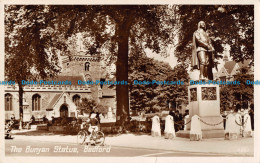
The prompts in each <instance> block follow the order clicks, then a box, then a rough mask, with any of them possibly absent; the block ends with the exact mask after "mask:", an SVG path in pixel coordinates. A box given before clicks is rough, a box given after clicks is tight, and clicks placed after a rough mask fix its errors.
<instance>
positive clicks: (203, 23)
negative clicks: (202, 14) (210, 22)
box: [198, 21, 206, 30]
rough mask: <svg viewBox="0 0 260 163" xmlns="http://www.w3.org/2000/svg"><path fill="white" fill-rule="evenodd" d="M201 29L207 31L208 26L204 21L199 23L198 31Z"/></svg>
mask: <svg viewBox="0 0 260 163" xmlns="http://www.w3.org/2000/svg"><path fill="white" fill-rule="evenodd" d="M199 28H202V29H204V30H206V24H205V22H204V21H200V22H199V23H198V29H199Z"/></svg>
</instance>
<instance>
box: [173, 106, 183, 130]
mask: <svg viewBox="0 0 260 163" xmlns="http://www.w3.org/2000/svg"><path fill="white" fill-rule="evenodd" d="M174 122H175V123H178V124H174V128H175V131H176V132H177V131H179V130H180V129H182V125H179V124H181V123H182V115H181V114H180V112H179V110H176V112H175V116H174Z"/></svg>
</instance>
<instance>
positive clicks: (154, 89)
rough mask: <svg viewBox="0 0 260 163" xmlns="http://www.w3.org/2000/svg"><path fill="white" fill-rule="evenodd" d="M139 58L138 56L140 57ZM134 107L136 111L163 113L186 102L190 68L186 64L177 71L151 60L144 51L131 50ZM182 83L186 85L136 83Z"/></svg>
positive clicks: (180, 65) (131, 82)
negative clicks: (179, 103)
mask: <svg viewBox="0 0 260 163" xmlns="http://www.w3.org/2000/svg"><path fill="white" fill-rule="evenodd" d="M136 54H138V55H136ZM129 65H130V66H129V81H130V86H129V90H130V106H131V109H132V110H138V111H140V110H147V109H148V110H149V109H153V110H157V111H159V110H162V109H168V107H169V103H176V101H178V99H182V100H183V102H185V98H186V96H187V94H188V90H187V84H186V85H185V83H187V82H188V79H189V77H188V73H187V67H185V66H184V65H182V64H178V65H176V66H175V67H174V68H173V69H172V68H171V67H170V65H169V64H168V63H164V62H159V61H157V60H154V59H152V58H148V57H147V56H145V54H144V53H142V50H141V49H138V48H133V47H132V49H131V53H130V57H129ZM135 80H136V81H141V82H143V81H148V82H152V81H153V80H155V81H169V82H171V81H176V82H177V81H182V82H183V83H184V84H183V85H181V84H179V85H178V84H172V85H170V84H169V85H167V84H145V83H143V84H140V85H139V84H137V85H135V84H134V81H135Z"/></svg>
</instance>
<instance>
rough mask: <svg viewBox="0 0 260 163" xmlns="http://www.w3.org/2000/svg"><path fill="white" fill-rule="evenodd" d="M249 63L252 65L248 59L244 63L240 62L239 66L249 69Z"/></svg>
mask: <svg viewBox="0 0 260 163" xmlns="http://www.w3.org/2000/svg"><path fill="white" fill-rule="evenodd" d="M249 63H250V60H249V59H247V60H244V63H242V62H239V63H238V65H239V67H240V68H241V67H247V66H248V65H249Z"/></svg>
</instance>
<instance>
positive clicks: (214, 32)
mask: <svg viewBox="0 0 260 163" xmlns="http://www.w3.org/2000/svg"><path fill="white" fill-rule="evenodd" d="M178 13H179V14H180V24H181V27H180V32H179V44H178V47H177V49H176V52H177V53H176V57H177V58H178V60H179V61H182V62H190V58H191V54H192V53H191V42H192V35H193V32H194V31H195V30H197V24H198V22H199V21H201V20H203V21H205V22H206V25H207V28H208V32H209V34H210V36H211V37H212V39H213V41H212V44H213V46H214V48H215V50H216V54H217V55H221V54H222V52H223V50H224V49H223V47H224V45H226V44H227V45H230V47H231V49H230V55H231V57H232V58H233V60H234V61H236V62H241V61H243V60H246V59H250V60H252V63H251V65H253V63H254V6H253V5H196V6H190V5H183V6H180V7H179V12H178Z"/></svg>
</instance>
